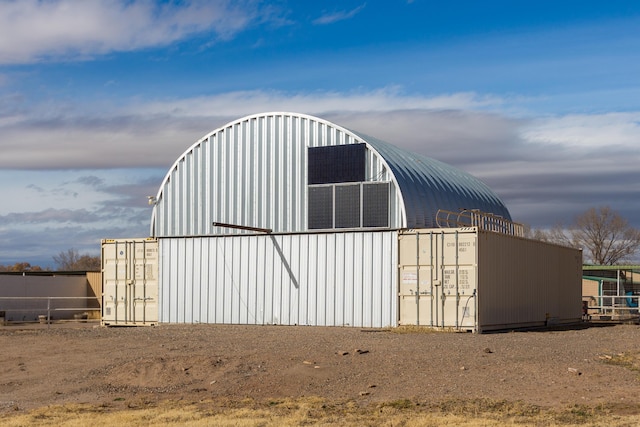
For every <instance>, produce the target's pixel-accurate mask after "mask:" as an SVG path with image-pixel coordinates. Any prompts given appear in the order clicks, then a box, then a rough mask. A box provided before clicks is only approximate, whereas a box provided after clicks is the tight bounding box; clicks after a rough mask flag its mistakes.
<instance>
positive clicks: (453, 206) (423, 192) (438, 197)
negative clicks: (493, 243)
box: [354, 131, 511, 228]
mask: <svg viewBox="0 0 640 427" xmlns="http://www.w3.org/2000/svg"><path fill="white" fill-rule="evenodd" d="M354 133H356V134H357V135H359V136H360V137H361V138H362V139H363V140H365V141H366V142H367V143H369V144H370V145H371V146H372V147H374V148H375V149H376V151H378V153H380V155H381V156H382V157H383V158H384V159H385V161H386V163H387V164H388V165H389V167H390V169H391V171H392V172H393V175H394V176H395V179H396V182H397V184H398V186H399V187H400V192H401V193H402V199H403V200H404V206H405V212H406V216H407V218H406V219H407V227H408V228H421V227H426V228H431V227H437V225H436V219H435V216H436V213H437V211H438V209H445V210H449V211H454V212H458V211H459V210H460V209H468V210H471V209H479V210H481V211H483V212H487V213H492V214H494V215H498V216H501V217H503V218H505V219H507V220H511V215H510V214H509V210H508V209H507V207H506V206H505V204H504V203H503V202H502V200H500V198H499V197H498V196H497V195H496V194H495V193H494V192H493V190H491V189H490V188H489V187H488V186H487V185H486V184H485V183H483V182H482V181H480V180H479V179H477V178H475V177H474V176H472V175H470V174H468V173H466V172H463V171H461V170H460V169H457V168H455V167H453V166H451V165H448V164H446V163H443V162H440V161H438V160H435V159H432V158H430V157H426V156H421V155H419V154H416V153H412V152H410V151H407V150H403V149H401V148H399V147H396V146H394V145H392V144H389V143H388V142H385V141H382V140H379V139H377V138H374V137H371V136H368V135H364V134H362V133H360V132H357V131H354Z"/></svg>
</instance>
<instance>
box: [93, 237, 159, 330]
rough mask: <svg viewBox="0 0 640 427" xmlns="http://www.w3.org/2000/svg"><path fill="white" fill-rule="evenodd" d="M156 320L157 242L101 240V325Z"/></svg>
mask: <svg viewBox="0 0 640 427" xmlns="http://www.w3.org/2000/svg"><path fill="white" fill-rule="evenodd" d="M157 323H158V241H157V240H155V239H115V240H114V239H105V240H103V241H102V324H103V325H107V326H114V325H132V326H134V325H135V326H144V325H155V324H157Z"/></svg>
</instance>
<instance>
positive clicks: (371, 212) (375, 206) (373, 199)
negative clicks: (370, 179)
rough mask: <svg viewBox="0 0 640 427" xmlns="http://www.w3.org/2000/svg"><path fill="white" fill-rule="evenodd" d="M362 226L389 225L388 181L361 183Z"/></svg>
mask: <svg viewBox="0 0 640 427" xmlns="http://www.w3.org/2000/svg"><path fill="white" fill-rule="evenodd" d="M362 226H363V227H389V183H377V184H363V185H362Z"/></svg>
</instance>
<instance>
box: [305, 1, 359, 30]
mask: <svg viewBox="0 0 640 427" xmlns="http://www.w3.org/2000/svg"><path fill="white" fill-rule="evenodd" d="M366 5H367V4H366V3H363V4H361V5H360V6H358V7H356V8H355V9H352V10H341V11H338V12H332V13H326V14H324V15H322V16H320V17H319V18H316V19H314V20H313V23H314V24H316V25H327V24H333V23H335V22H338V21H344V20H346V19H351V18H353V17H354V16H356V15H357V14H358V13H360V11H361V10H362V9H364V7H365V6H366Z"/></svg>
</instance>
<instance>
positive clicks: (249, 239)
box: [159, 231, 398, 327]
mask: <svg viewBox="0 0 640 427" xmlns="http://www.w3.org/2000/svg"><path fill="white" fill-rule="evenodd" d="M397 238H398V234H397V232H395V231H380V232H345V233H316V234H268V235H241V236H238V235H236V236H232V235H228V236H212V237H192V238H190V237H180V238H163V239H160V241H159V242H160V259H161V265H160V283H161V290H160V321H161V322H164V323H167V322H168V323H226V324H279V325H314V326H356V327H387V326H395V325H397V260H398V258H397Z"/></svg>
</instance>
